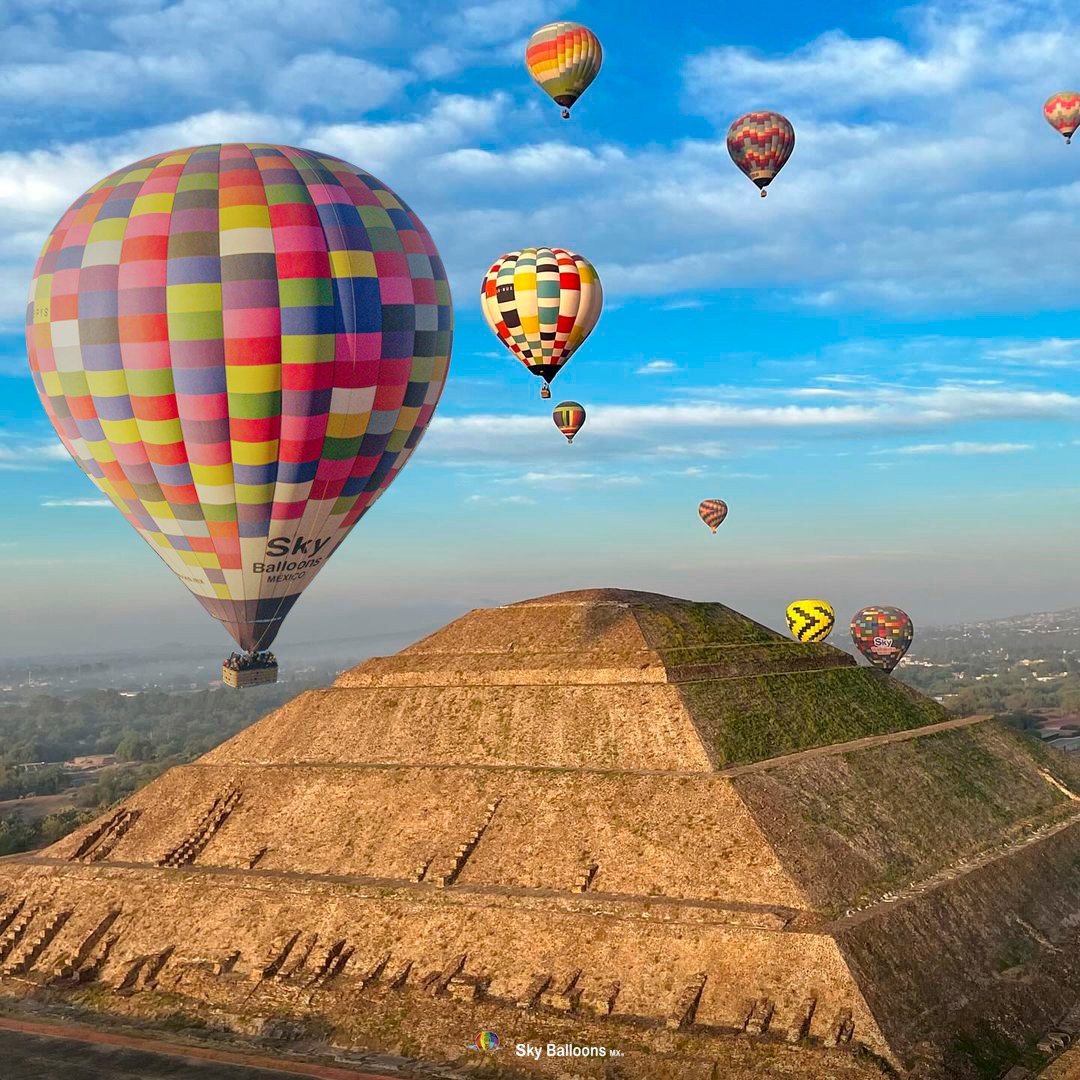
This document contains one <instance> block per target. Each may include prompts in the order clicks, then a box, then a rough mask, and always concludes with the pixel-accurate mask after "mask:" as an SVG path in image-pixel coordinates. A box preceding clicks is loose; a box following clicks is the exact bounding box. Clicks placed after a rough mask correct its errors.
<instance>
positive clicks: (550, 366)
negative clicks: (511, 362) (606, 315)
mask: <svg viewBox="0 0 1080 1080" xmlns="http://www.w3.org/2000/svg"><path fill="white" fill-rule="evenodd" d="M603 305H604V291H603V289H602V288H601V287H600V278H599V277H598V276H597V273H596V270H594V269H593V265H592V263H590V262H589V260H588V259H585V258H583V257H582V256H581V255H574V254H572V253H571V252H569V251H564V250H563V249H562V248H525V249H524V250H523V251H512V252H510V254H509V255H504V256H503V257H502V258H501V259H499V261H498V262H496V263H495V264H494V265H493V266H492V267H491V269H490V270H489V271H488V272H487V276H486V277H485V278H484V280H483V283H482V284H481V286H480V308H481V310H482V311H483V313H484V318H485V319H486V320H487V324H488V326H490V327H491V329H492V330H493V331H494V332H495V333H496V335H497V336H498V338H499V340H500V341H501V342H502V343H503V344H504V345H505V346H506V347H507V348H508V349H509V350H510V351H511V352H512V353H513V354H514V355H515V356H516V357H517V358H518V359H519V360H520V361H521V362H522V363H523V364H524V365H525V366H526V367H527V368H528V369H529V370H530V371H531V372H532V373H533V374H534V375H539V376H540V378H541V379H543V380H544V383H543V386H542V387H541V388H540V396H541V397H542V398H549V397H551V389H550V387H549V386H548V384H549V383H550V382H551V380H552V379H554V378H555V376H556V375H558V374H559V372H560V371H561V370H562V367H563V365H564V364H565V363H566V361H567V360H569V359H570V357H571V356H573V354H574V353H575V352H576V351H577V349H578V347H579V346H580V345H581V343H582V342H583V341H584V340H585V339H586V338H587V337H588V336H589V334H590V333H592V329H593V327H594V326H595V325H596V320H597V319H599V318H600V309H601V308H602V307H603Z"/></svg>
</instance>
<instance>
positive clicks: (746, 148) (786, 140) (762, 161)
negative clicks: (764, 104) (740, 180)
mask: <svg viewBox="0 0 1080 1080" xmlns="http://www.w3.org/2000/svg"><path fill="white" fill-rule="evenodd" d="M727 148H728V153H729V154H730V155H731V160H732V161H734V162H735V164H736V165H737V166H738V167H739V168H740V169H741V170H742V171H743V172H744V173H746V175H747V176H748V177H750V179H751V180H753V181H754V183H755V184H757V186H758V187H759V188H760V189H761V197H762V198H763V199H764V198H765V196H766V194H767V192H766V191H765V189H766V188H767V187H768V186H769V185H770V184H771V183H772V182H773V180H774V179H775V177H776V174H777V173H778V172H779V171H780V170H781V169H782V168H783V167H784V165H785V163H786V162H787V159H788V158H789V157H791V151H792V150H794V149H795V129H794V128H793V127H792V126H791V123H790V121H789V120H788V119H787V118H786V117H783V116H781V115H780V114H779V113H775V112H752V113H747V114H746V115H745V116H740V117H739V119H738V120H736V121H735V123H733V124H732V125H731V127H730V128H728V133H727Z"/></svg>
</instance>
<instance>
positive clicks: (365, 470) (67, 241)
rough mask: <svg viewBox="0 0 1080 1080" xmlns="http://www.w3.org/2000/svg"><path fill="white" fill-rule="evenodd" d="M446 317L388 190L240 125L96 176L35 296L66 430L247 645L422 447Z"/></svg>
mask: <svg viewBox="0 0 1080 1080" xmlns="http://www.w3.org/2000/svg"><path fill="white" fill-rule="evenodd" d="M451 337H452V311H451V303H450V290H449V287H448V285H447V279H446V272H445V271H444V269H443V264H442V261H441V260H440V258H439V255H438V252H437V251H436V250H435V245H434V244H433V243H432V241H431V237H430V236H429V235H428V233H427V230H426V229H425V228H424V226H423V225H422V224H421V222H420V219H419V218H418V217H417V216H416V215H415V214H414V213H413V212H412V211H411V210H410V209H409V207H408V206H406V205H405V203H403V202H402V201H401V200H400V199H399V198H398V197H397V196H396V195H395V194H394V193H393V192H392V191H390V189H389V188H387V187H386V186H385V185H384V184H382V183H380V182H379V181H378V180H376V179H375V178H374V177H373V176H371V175H370V174H368V173H366V172H364V171H363V170H362V169H358V168H356V167H355V166H353V165H349V164H347V163H346V162H344V161H341V160H339V159H338V158H335V157H330V156H329V155H327V154H318V153H314V152H312V151H310V150H297V149H294V148H293V147H289V146H270V145H262V144H243V143H240V144H228V145H224V146H201V147H195V148H190V149H186V150H176V151H173V152H172V153H167V154H157V155H155V156H154V157H149V158H146V159H145V160H143V161H139V162H136V163H135V164H133V165H129V166H128V167H127V168H124V169H120V170H119V171H118V172H115V173H113V174H112V175H111V176H109V177H106V178H105V179H104V180H102V181H101V182H100V183H98V184H95V185H94V186H93V187H92V188H91V189H90V190H89V191H87V192H86V193H85V194H84V195H82V196H81V197H80V198H78V199H77V200H76V201H75V202H74V203H73V204H72V206H71V208H70V209H69V210H68V211H67V212H66V213H65V214H64V216H63V217H62V218H61V219H60V221H59V223H58V224H57V226H56V228H55V229H53V231H52V233H51V234H50V236H49V238H48V240H47V241H46V243H45V247H44V250H43V251H42V254H41V257H40V259H39V260H38V264H37V268H36V269H35V271H34V277H33V281H32V282H31V286H30V301H29V305H28V307H27V315H26V341H27V348H28V351H29V354H30V369H31V371H32V372H33V376H34V382H35V384H36V386H37V389H38V393H39V395H40V397H41V401H42V403H43V405H44V406H45V411H46V412H47V413H48V415H49V419H50V420H51V421H52V423H53V426H54V427H55V428H56V431H57V433H58V434H59V436H60V438H61V440H62V441H63V443H64V446H65V447H67V449H68V452H69V453H70V454H71V456H72V457H73V458H74V459H75V461H76V462H77V463H78V464H79V465H80V466H81V468H82V469H83V471H84V472H85V473H86V474H87V475H88V476H89V477H90V478H91V480H93V482H94V483H95V484H96V485H97V486H98V488H99V489H100V490H101V491H102V492H103V493H104V494H105V495H107V496H108V497H109V498H110V499H111V500H112V502H113V503H114V504H115V505H116V506H117V508H118V509H119V510H120V511H121V512H122V513H123V514H124V516H125V517H126V518H127V520H128V521H129V522H130V523H131V525H133V526H134V527H135V529H136V530H137V531H138V533H139V534H140V535H141V536H142V537H143V539H144V540H145V541H146V542H147V543H148V544H149V545H150V547H151V548H152V549H153V550H154V551H155V552H156V553H157V554H158V555H159V556H160V557H161V559H162V560H163V561H164V562H165V564H166V565H167V566H168V567H169V569H170V570H172V571H173V573H175V574H176V576H177V577H179V578H180V580H181V581H182V582H183V583H184V584H185V585H186V586H187V587H188V589H190V590H191V592H192V593H194V594H195V596H196V597H197V598H198V600H199V601H200V603H202V605H203V606H204V607H205V608H206V610H207V611H208V612H209V613H210V614H211V615H213V616H214V618H216V619H218V620H220V621H221V622H222V623H223V624H224V625H225V627H226V628H227V629H228V631H229V633H230V634H232V636H233V637H234V638H235V639H236V641H237V642H238V643H239V645H240V646H241V648H243V649H245V650H249V651H254V650H264V649H266V648H267V647H268V646H269V645H270V643H271V642H272V641H273V640H274V637H275V635H276V634H277V632H278V630H279V628H280V627H281V623H282V620H283V619H284V618H285V616H286V615H287V614H288V613H289V610H290V608H292V606H293V605H294V604H295V603H296V600H297V599H298V597H299V596H300V594H301V592H303V590H304V588H305V587H306V586H307V585H309V584H310V583H311V581H312V579H313V578H314V577H315V575H316V574H317V573H318V572H319V571H320V570H321V569H322V568H323V567H324V566H325V565H326V563H327V561H328V559H329V558H330V556H331V555H332V554H333V553H334V551H335V550H336V549H337V547H338V545H339V544H340V543H341V542H342V540H344V539H345V537H346V536H347V535H348V534H349V532H350V530H351V529H352V528H353V526H354V525H355V524H356V523H357V522H358V521H359V520H360V518H361V517H362V516H363V515H364V514H365V513H366V512H367V510H368V509H370V507H371V506H372V504H373V503H374V502H375V500H376V499H377V498H378V497H379V496H380V495H381V494H382V493H383V492H384V491H385V490H386V488H387V487H388V485H389V484H390V483H391V482H392V481H393V480H394V478H395V477H396V476H397V474H398V472H399V471H400V470H401V468H402V466H403V465H404V464H405V462H406V461H407V460H408V458H409V455H410V454H411V453H412V452H413V450H414V449H415V448H416V445H417V443H418V442H419V441H420V438H421V436H422V435H423V433H424V430H425V429H426V428H427V425H428V422H429V421H430V419H431V415H432V412H433V410H434V409H435V406H436V403H437V402H438V400H439V395H440V393H441V392H442V388H443V384H444V382H445V381H446V373H447V368H448V365H449V361H450V346H451Z"/></svg>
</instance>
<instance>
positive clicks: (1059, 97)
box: [1043, 90, 1080, 144]
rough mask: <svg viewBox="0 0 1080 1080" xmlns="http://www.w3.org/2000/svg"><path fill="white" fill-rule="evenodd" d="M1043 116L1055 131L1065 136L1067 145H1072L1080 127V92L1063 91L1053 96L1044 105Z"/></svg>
mask: <svg viewBox="0 0 1080 1080" xmlns="http://www.w3.org/2000/svg"><path fill="white" fill-rule="evenodd" d="M1043 116H1045V117H1046V122H1047V123H1048V124H1049V125H1050V126H1051V127H1052V128H1053V129H1054V130H1055V131H1059V132H1061V134H1062V135H1064V136H1065V142H1066V144H1068V143H1071V142H1072V137H1073V135H1074V134H1075V132H1076V129H1077V128H1078V127H1080V91H1077V90H1062V91H1061V92H1060V93H1057V94H1051V95H1050V97H1048V98H1047V99H1046V104H1045V105H1043Z"/></svg>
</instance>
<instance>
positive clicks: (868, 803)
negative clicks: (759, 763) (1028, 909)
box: [733, 722, 1080, 913]
mask: <svg viewBox="0 0 1080 1080" xmlns="http://www.w3.org/2000/svg"><path fill="white" fill-rule="evenodd" d="M1054 758H1055V760H1054V761H1053V762H1047V763H1046V764H1045V765H1044V764H1043V763H1042V762H1041V761H1040V760H1039V759H1038V758H1035V757H1034V756H1033V754H1032V747H1031V745H1030V742H1029V740H1028V739H1026V738H1025V737H1023V736H1020V735H1017V734H1016V733H1015V732H1012V731H1010V730H1008V729H1007V728H1004V727H1002V726H1001V725H999V724H996V723H993V722H985V723H980V724H975V725H972V726H970V727H965V728H958V729H955V730H952V731H944V732H940V733H937V734H933V735H926V736H921V737H919V738H915V739H909V740H906V741H902V742H894V743H889V744H887V745H882V746H871V747H867V748H865V749H861V750H856V751H853V752H851V753H847V754H843V755H835V756H829V757H823V758H818V759H815V760H813V761H807V762H802V763H795V764H789V765H783V764H781V765H777V766H776V767H773V768H769V769H767V770H764V771H761V772H756V773H751V774H748V775H744V776H740V777H737V778H735V780H734V781H733V782H734V784H735V788H736V790H737V791H738V793H739V795H740V796H741V797H742V798H743V799H745V801H746V804H747V806H749V808H750V809H751V811H752V813H753V815H754V817H755V819H756V820H757V822H758V824H759V825H760V827H761V828H762V830H763V831H764V832H765V834H766V835H767V836H768V837H769V840H770V842H771V844H772V845H773V847H774V848H775V850H776V852H777V854H778V855H779V857H780V860H781V861H782V863H783V864H784V866H785V867H787V868H788V869H789V870H790V872H791V874H792V876H793V877H794V878H795V879H796V880H797V881H798V882H799V883H800V884H801V886H802V887H803V888H804V889H805V890H806V892H807V894H808V896H809V897H810V900H811V903H812V904H813V905H814V906H815V907H819V908H822V909H825V910H828V911H832V912H835V913H839V912H842V911H843V909H844V908H846V907H849V906H851V905H853V904H857V903H861V902H862V901H864V900H866V899H872V898H874V897H876V896H879V895H881V894H882V893H884V892H886V891H888V890H895V889H898V888H902V887H903V886H905V885H908V884H910V883H911V882H914V881H920V880H923V879H925V878H928V877H930V876H931V875H932V874H934V873H936V872H938V871H939V870H941V869H942V868H943V867H947V866H949V865H951V864H952V863H954V862H956V861H957V860H958V859H961V858H963V857H965V856H969V855H971V854H973V853H976V852H979V851H982V850H983V849H985V848H987V847H993V846H995V845H998V844H1000V843H1002V842H1003V841H1005V840H1006V839H1008V838H1009V837H1010V836H1012V835H1013V833H1014V832H1015V830H1016V829H1018V828H1020V827H1021V826H1022V825H1023V824H1025V823H1027V822H1032V821H1042V820H1043V818H1044V817H1045V816H1047V815H1051V816H1052V815H1053V814H1055V813H1057V812H1060V811H1065V810H1068V809H1070V808H1071V806H1072V803H1071V800H1070V799H1069V798H1068V797H1067V796H1066V795H1065V794H1064V793H1063V792H1062V791H1061V790H1060V788H1059V787H1057V786H1055V785H1054V784H1053V783H1051V782H1050V780H1049V779H1047V777H1048V775H1052V774H1050V773H1049V771H1048V770H1049V769H1050V768H1053V769H1054V771H1055V772H1056V773H1057V774H1058V776H1059V777H1060V779H1061V780H1063V781H1065V783H1066V786H1067V785H1068V784H1075V785H1076V787H1077V789H1078V790H1080V762H1076V761H1073V760H1072V759H1070V758H1069V757H1068V755H1064V754H1061V753H1056V754H1055V755H1054Z"/></svg>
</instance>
